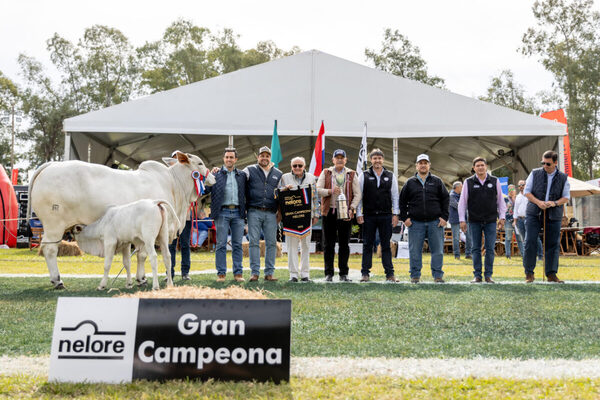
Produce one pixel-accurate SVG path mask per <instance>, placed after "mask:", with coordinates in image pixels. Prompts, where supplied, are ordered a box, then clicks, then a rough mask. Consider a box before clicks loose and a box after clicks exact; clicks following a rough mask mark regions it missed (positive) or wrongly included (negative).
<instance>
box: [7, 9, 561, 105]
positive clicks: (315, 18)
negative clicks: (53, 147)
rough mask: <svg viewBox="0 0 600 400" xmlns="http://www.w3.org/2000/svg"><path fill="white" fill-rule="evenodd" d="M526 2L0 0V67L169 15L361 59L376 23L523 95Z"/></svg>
mask: <svg viewBox="0 0 600 400" xmlns="http://www.w3.org/2000/svg"><path fill="white" fill-rule="evenodd" d="M532 3H533V1H530V0H502V1H500V0H494V1H491V0H454V1H448V0H431V1H427V0H422V1H414V0H411V1H405V0H398V1H381V0H371V1H357V0H343V1H326V0H321V1H314V0H304V1H293V2H292V1H284V0H277V1H271V0H268V1H261V0H256V1H249V0H245V1H244V0H213V1H210V2H209V1H201V0H196V1H192V0H190V1H185V0H168V1H155V0H145V1H138V0H118V1H115V0H103V1H82V0H77V1H75V0H52V1H48V0H0V15H2V18H0V71H2V72H3V73H4V74H6V75H8V76H9V77H10V78H12V79H15V80H17V81H18V80H19V76H18V73H19V69H18V65H17V63H16V58H17V56H18V54H19V53H25V54H27V55H29V56H34V57H36V58H38V59H39V60H41V61H42V62H43V63H44V64H45V65H50V61H49V58H48V55H47V51H46V49H45V41H46V40H47V39H48V38H49V37H51V36H52V35H53V34H54V32H57V33H58V34H59V35H61V36H63V37H66V38H67V39H70V40H72V41H74V42H76V41H77V39H79V38H80V37H81V36H82V34H83V31H84V29H85V28H86V27H89V26H91V25H93V24H103V25H108V26H111V27H115V28H118V29H120V30H121V31H122V32H123V33H124V34H125V35H126V36H127V37H128V38H129V39H130V40H131V42H132V44H133V45H134V46H139V45H142V44H143V43H144V42H146V41H154V40H158V39H159V38H160V37H161V35H162V33H163V32H164V29H165V28H166V27H167V26H168V25H169V24H170V23H171V22H173V21H174V20H176V19H177V18H186V19H190V20H192V21H193V22H194V23H195V24H197V25H199V26H204V27H208V28H210V29H211V30H220V29H222V28H225V27H227V28H232V29H233V30H234V32H235V33H237V34H238V35H240V38H239V42H238V43H239V44H240V46H241V47H242V49H247V48H250V47H254V46H255V45H256V43H257V42H258V41H261V40H273V41H274V42H275V43H276V44H277V45H278V46H279V47H281V48H283V49H289V48H290V47H292V46H294V45H297V46H299V47H300V48H301V49H302V50H310V49H317V50H321V51H324V52H326V53H330V54H333V55H336V56H338V57H342V58H346V59H348V60H352V61H355V62H358V63H361V64H365V65H368V63H367V61H366V59H365V56H364V50H365V48H367V47H368V48H371V49H379V47H380V43H381V40H382V38H383V31H384V29H385V28H387V27H389V28H392V29H398V30H399V31H400V32H401V33H402V34H404V35H406V36H407V37H408V38H409V40H410V41H411V42H412V43H413V44H414V45H416V46H418V47H419V48H420V50H421V55H422V57H423V58H424V59H425V60H426V61H427V63H428V67H429V72H430V73H431V74H435V75H438V76H440V77H442V78H444V79H445V80H446V87H447V88H448V89H449V90H451V91H453V92H456V93H460V94H463V95H466V96H479V95H482V94H484V93H485V90H486V88H487V87H488V86H489V82H490V77H492V76H494V75H497V74H498V73H499V72H500V71H501V70H502V69H511V70H512V71H513V72H514V74H515V78H516V80H517V81H518V82H519V83H521V84H523V86H524V87H525V89H526V91H527V94H529V95H533V94H535V93H536V92H538V91H540V90H548V89H550V85H551V84H552V77H551V75H550V74H549V73H547V72H546V71H545V70H544V69H543V67H542V66H541V65H540V64H539V62H538V61H537V60H536V59H532V58H526V57H524V56H522V55H521V54H519V53H518V51H517V49H518V47H519V46H520V44H521V38H522V35H523V33H524V32H525V30H526V29H527V28H528V27H530V26H533V25H534V23H535V21H534V19H533V15H532V12H531V5H532Z"/></svg>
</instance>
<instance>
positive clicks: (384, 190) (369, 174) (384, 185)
mask: <svg viewBox="0 0 600 400" xmlns="http://www.w3.org/2000/svg"><path fill="white" fill-rule="evenodd" d="M363 174H364V176H363V197H362V202H363V214H364V215H375V214H391V213H392V183H393V179H394V174H392V173H391V172H390V171H388V170H386V169H384V170H383V172H382V173H381V178H380V181H379V187H377V177H376V174H375V172H373V167H371V168H369V169H368V170H366V171H365V172H364V173H363Z"/></svg>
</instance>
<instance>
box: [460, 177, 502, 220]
mask: <svg viewBox="0 0 600 400" xmlns="http://www.w3.org/2000/svg"><path fill="white" fill-rule="evenodd" d="M497 182H498V178H496V177H495V176H492V175H489V174H488V175H487V176H486V178H485V182H483V185H482V184H481V182H479V178H477V175H473V176H472V177H470V178H468V179H467V185H468V187H469V189H468V191H469V198H468V200H467V210H468V211H469V222H479V223H483V224H489V223H490V222H496V220H497V219H498V192H497V188H496V185H497Z"/></svg>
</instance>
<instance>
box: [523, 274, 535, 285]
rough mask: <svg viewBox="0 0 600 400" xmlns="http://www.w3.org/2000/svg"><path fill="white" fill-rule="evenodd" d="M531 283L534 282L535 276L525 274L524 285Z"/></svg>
mask: <svg viewBox="0 0 600 400" xmlns="http://www.w3.org/2000/svg"><path fill="white" fill-rule="evenodd" d="M533 281H535V275H533V274H525V282H526V283H533Z"/></svg>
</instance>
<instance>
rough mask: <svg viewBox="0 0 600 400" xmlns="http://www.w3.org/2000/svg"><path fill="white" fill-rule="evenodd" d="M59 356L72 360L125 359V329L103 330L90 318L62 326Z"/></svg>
mask: <svg viewBox="0 0 600 400" xmlns="http://www.w3.org/2000/svg"><path fill="white" fill-rule="evenodd" d="M61 332H65V333H64V334H61V338H60V339H59V341H58V358H59V359H71V360H123V358H124V356H123V352H124V350H125V342H124V340H123V337H124V336H125V332H124V331H101V330H100V329H99V328H98V324H97V323H96V322H94V321H92V320H90V319H86V320H85V321H81V322H80V323H78V324H77V325H75V326H73V327H64V328H61Z"/></svg>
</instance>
